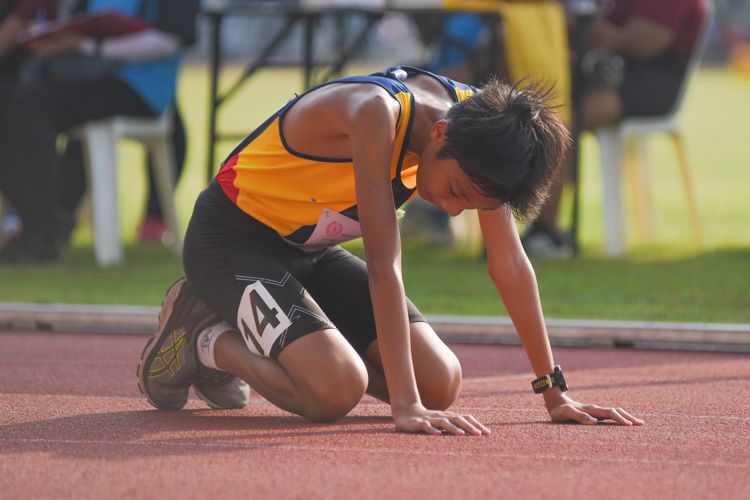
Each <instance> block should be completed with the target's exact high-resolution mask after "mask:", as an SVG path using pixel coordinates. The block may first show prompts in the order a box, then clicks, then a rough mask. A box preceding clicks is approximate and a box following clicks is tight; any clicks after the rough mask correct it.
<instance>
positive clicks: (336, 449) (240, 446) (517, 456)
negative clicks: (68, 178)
mask: <svg viewBox="0 0 750 500" xmlns="http://www.w3.org/2000/svg"><path fill="white" fill-rule="evenodd" d="M0 443H9V444H10V443H17V444H53V445H98V446H147V447H151V446H155V447H163V446H173V447H186V448H225V449H233V450H249V451H252V450H267V449H273V450H288V451H314V452H331V453H340V452H349V453H366V454H390V455H415V456H443V457H451V456H455V457H471V458H506V459H512V460H532V461H533V460H565V461H571V462H596V463H602V462H607V463H613V464H638V465H674V466H680V467H684V466H697V467H726V468H732V469H750V464H747V463H736V462H720V461H713V462H710V461H705V460H696V461H691V460H652V459H645V458H622V457H590V456H573V455H547V454H524V453H476V452H474V451H472V452H465V453H462V452H454V451H429V450H414V449H405V450H401V449H395V448H353V447H340V446H292V445H276V444H274V445H271V444H264V445H257V444H245V443H194V442H193V443H184V442H170V441H138V440H136V441H110V440H88V439H4V438H0Z"/></svg>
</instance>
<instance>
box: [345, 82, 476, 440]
mask: <svg viewBox="0 0 750 500" xmlns="http://www.w3.org/2000/svg"><path fill="white" fill-rule="evenodd" d="M398 112H399V107H398V103H397V102H396V101H395V100H393V99H392V98H391V97H390V96H389V95H388V94H387V93H385V92H384V91H381V90H379V89H378V90H375V91H370V92H363V93H362V96H361V98H357V99H352V100H351V104H350V106H349V108H348V117H347V122H348V130H349V137H350V140H351V148H352V158H353V160H354V171H355V182H356V192H357V207H358V215H359V222H360V227H361V230H362V238H363V242H364V248H365V254H366V259H367V270H368V273H369V277H370V293H371V296H372V305H373V310H374V313H375V323H376V327H377V332H378V343H379V346H380V354H381V358H382V361H383V371H384V374H385V378H386V382H387V385H388V394H389V399H390V403H391V408H392V412H393V419H394V422H395V424H396V428H397V430H401V431H411V432H417V431H424V432H427V433H429V434H440V433H442V432H443V431H446V432H450V433H453V434H465V433H471V434H481V430H480V429H479V428H477V427H476V426H475V425H473V424H472V423H470V422H469V421H468V420H466V419H465V418H464V417H461V416H458V415H454V414H451V413H447V412H434V411H429V410H426V409H425V408H424V406H423V405H422V402H421V400H420V397H419V391H418V390H417V383H416V378H415V375H414V368H413V364H412V356H411V342H410V338H409V320H408V314H407V308H406V295H405V293H404V284H403V280H402V275H401V241H400V237H399V232H398V225H397V221H396V208H395V206H394V202H393V192H392V189H391V176H390V171H391V156H392V153H393V149H394V144H395V123H396V117H397V115H398Z"/></svg>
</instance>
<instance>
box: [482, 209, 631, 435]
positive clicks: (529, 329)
mask: <svg viewBox="0 0 750 500" xmlns="http://www.w3.org/2000/svg"><path fill="white" fill-rule="evenodd" d="M478 213H479V222H480V225H481V228H482V234H483V236H484V240H485V245H486V247H487V260H488V272H489V274H490V277H491V279H492V281H493V282H494V284H495V287H496V288H497V290H498V292H499V293H500V297H501V298H502V300H503V303H504V304H505V308H506V309H507V310H508V314H509V315H510V318H511V320H512V321H513V326H514V327H515V328H516V332H517V333H518V336H519V338H520V339H521V343H522V344H523V348H524V350H525V351H526V355H527V356H528V358H529V361H530V362H531V366H532V368H533V370H534V373H535V375H536V377H541V376H543V375H545V374H548V373H552V372H553V371H554V367H555V363H554V359H553V357H552V348H551V347H550V343H549V338H548V336H547V328H546V326H545V324H544V315H543V313H542V306H541V301H540V298H539V289H538V287H537V283H536V275H535V274H534V269H533V268H532V267H531V263H530V262H529V259H528V258H527V257H526V253H525V252H524V251H523V247H522V246H521V241H520V239H519V237H518V231H517V229H516V225H515V221H514V220H513V215H512V213H511V212H510V210H508V209H506V208H499V209H497V210H490V211H484V210H478ZM529 391H531V389H530V388H529ZM543 396H544V404H545V406H546V407H547V411H548V412H549V414H550V417H551V418H552V420H553V421H555V422H563V421H568V420H575V421H577V422H580V423H583V424H595V423H597V421H598V420H597V418H606V419H612V420H614V421H615V422H617V423H619V424H623V425H633V424H637V425H643V422H642V421H641V420H639V419H637V418H635V417H633V416H631V415H630V414H628V413H627V412H626V411H624V410H622V409H620V408H602V407H599V406H596V405H589V404H582V403H578V402H576V401H573V400H572V399H570V398H569V397H567V396H566V395H565V394H564V393H563V392H562V391H561V390H560V389H559V388H558V387H555V388H553V389H550V390H547V391H545V392H544V393H543Z"/></svg>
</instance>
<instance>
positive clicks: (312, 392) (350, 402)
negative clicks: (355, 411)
mask: <svg viewBox="0 0 750 500" xmlns="http://www.w3.org/2000/svg"><path fill="white" fill-rule="evenodd" d="M356 361H359V360H356ZM356 361H352V362H345V363H338V364H337V365H336V366H333V367H328V368H327V369H326V370H325V373H324V374H316V380H315V381H314V383H311V384H309V387H308V389H307V391H305V392H306V394H305V404H304V405H303V407H304V410H303V412H302V416H303V417H305V418H306V419H308V420H310V421H312V422H332V421H335V420H338V419H340V418H342V417H344V416H345V415H346V414H347V413H349V412H350V411H351V410H352V408H354V407H355V406H357V403H359V401H360V400H361V399H362V396H364V394H365V391H366V390H367V381H368V378H367V370H366V369H365V367H364V365H363V364H362V363H361V362H360V363H357V362H356ZM318 375H320V376H318Z"/></svg>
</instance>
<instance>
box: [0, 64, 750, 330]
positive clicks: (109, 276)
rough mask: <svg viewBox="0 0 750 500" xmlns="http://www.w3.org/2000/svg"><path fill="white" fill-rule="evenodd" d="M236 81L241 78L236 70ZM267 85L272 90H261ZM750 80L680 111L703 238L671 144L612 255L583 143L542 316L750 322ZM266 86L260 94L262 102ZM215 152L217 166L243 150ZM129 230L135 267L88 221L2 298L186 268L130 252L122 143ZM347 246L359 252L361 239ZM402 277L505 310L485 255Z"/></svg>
mask: <svg viewBox="0 0 750 500" xmlns="http://www.w3.org/2000/svg"><path fill="white" fill-rule="evenodd" d="M230 76H231V75H230ZM300 82H301V77H300V75H299V73H298V72H294V71H287V70H269V71H265V72H262V73H260V74H259V75H258V76H257V77H256V79H255V80H254V81H253V82H251V85H250V86H248V87H247V88H246V89H244V90H243V91H241V92H240V93H239V94H238V95H237V97H236V101H235V104H236V105H235V106H233V107H232V108H231V109H230V108H227V109H225V111H223V112H222V115H221V117H220V119H221V123H222V128H223V129H224V130H233V131H237V132H240V133H241V132H249V131H251V130H252V129H253V128H254V127H255V126H256V125H257V124H259V123H260V122H261V121H262V120H263V119H264V118H265V117H266V116H267V115H268V114H269V113H271V112H273V111H274V110H275V109H276V108H278V107H279V106H280V105H282V104H283V103H284V102H285V101H286V100H287V99H288V97H289V96H291V95H292V94H293V92H295V91H297V90H299V86H300ZM207 83H208V77H207V74H206V72H205V69H204V68H202V67H200V66H194V67H187V68H185V71H184V73H183V79H182V81H181V87H180V101H181V106H182V109H183V112H184V114H185V120H186V126H187V130H188V134H189V139H190V140H189V150H188V160H187V164H186V170H185V173H184V175H183V177H182V179H181V182H180V185H179V187H178V191H177V202H178V209H179V212H180V215H181V221H182V223H183V225H186V224H187V221H188V219H189V216H190V212H191V210H192V205H193V202H194V200H195V198H196V196H197V195H198V193H199V192H200V190H201V189H202V188H203V187H204V185H205V179H206V125H205V124H206V123H207V120H206V117H207V107H208V96H207V93H208V92H207ZM260 90H263V91H264V92H265V93H261V94H259V93H258V92H259V91H260ZM749 91H750V81H748V80H742V79H740V78H739V77H736V76H735V75H731V74H729V73H727V72H726V71H722V70H704V71H702V72H701V73H700V74H699V76H698V78H697V79H696V81H695V84H694V85H693V87H692V89H691V92H690V94H689V98H688V101H687V103H686V109H685V112H684V114H683V120H684V122H683V123H684V124H685V135H686V140H687V147H688V151H689V155H690V158H691V162H692V166H693V172H694V176H695V183H696V189H697V193H698V200H699V205H700V210H701V215H702V219H703V227H704V232H705V236H706V241H705V244H704V245H703V246H702V247H697V246H696V245H695V243H694V240H693V236H692V232H691V229H690V225H689V220H688V217H687V213H686V211H685V206H686V205H685V201H684V197H683V191H682V188H681V186H680V181H679V177H678V175H677V167H676V162H675V159H674V157H673V155H672V152H671V149H670V148H669V144H668V143H667V142H666V140H664V139H663V138H655V139H654V140H653V141H651V144H650V146H651V152H652V154H653V158H654V161H653V167H654V172H653V178H652V179H653V181H652V185H653V186H654V187H655V189H654V203H655V211H654V212H655V218H656V232H655V234H654V236H653V237H651V238H649V239H648V240H639V239H638V238H636V237H635V235H634V230H633V228H632V216H631V215H632V214H631V212H630V211H628V212H627V214H628V219H629V227H628V242H629V247H630V250H631V251H630V254H629V256H628V257H627V258H623V259H606V258H604V257H603V256H602V240H603V231H602V223H601V188H600V182H601V177H600V174H599V170H598V158H597V156H598V152H597V148H596V144H595V142H594V141H593V140H592V138H591V137H588V136H587V137H584V141H583V144H582V154H583V158H584V161H583V166H582V172H581V175H582V179H583V185H582V201H581V223H580V243H581V248H582V253H581V255H580V257H578V258H576V259H573V260H569V261H557V262H543V261H540V262H535V263H534V265H535V270H536V273H537V279H538V281H539V287H540V291H541V294H542V302H543V306H544V310H545V314H546V316H547V317H550V318H592V319H594V318H596V319H622V320H648V321H689V322H725V323H750V294H749V293H748V284H747V283H748V280H749V279H750V201H748V195H747V191H748V186H750V135H748V128H747V125H746V122H747V118H748V116H750V99H747V95H748V92H749ZM253 92H255V94H253ZM232 146H233V142H232V141H226V142H225V143H222V144H221V145H220V146H219V147H218V148H217V153H216V157H217V160H221V159H223V156H224V155H226V154H227V152H228V151H229V150H230V149H231V148H232ZM119 154H120V156H121V160H120V161H121V164H122V165H123V168H121V169H120V172H119V175H120V181H121V186H122V188H121V199H120V205H121V209H122V233H123V237H124V238H125V240H126V244H127V246H126V260H125V263H124V264H123V265H122V266H118V267H114V268H109V269H100V268H98V267H97V266H96V264H95V262H94V257H93V249H92V248H91V229H90V222H88V220H87V219H84V221H83V222H82V223H81V225H80V227H79V229H78V230H77V231H76V233H75V235H74V245H73V246H72V247H71V248H70V249H69V250H68V251H67V252H66V254H65V259H64V261H63V262H62V263H61V264H58V265H51V266H18V267H13V268H0V301H2V302H43V303H51V302H54V303H80V304H132V305H158V304H159V303H160V302H161V300H162V298H163V294H164V291H165V290H166V288H167V287H168V286H169V285H170V284H171V283H172V281H174V279H176V278H177V277H179V276H180V274H181V265H180V262H179V260H178V259H177V258H176V257H174V256H173V255H171V254H170V253H169V251H168V250H167V249H165V248H160V247H147V246H137V245H133V244H132V240H133V235H134V233H135V228H136V225H137V223H138V221H139V219H140V217H141V214H142V210H143V206H144V197H145V190H144V184H145V177H144V167H143V162H142V152H141V150H140V148H139V147H138V146H137V145H135V144H130V143H127V142H123V143H122V144H121V145H120V148H119ZM350 247H351V248H352V249H353V250H354V251H355V252H361V244H359V243H357V242H354V243H352V244H350ZM404 280H405V283H406V287H407V292H408V294H409V296H410V297H411V298H412V300H414V302H415V303H416V304H417V305H418V306H419V307H420V308H421V309H422V310H423V311H424V312H425V313H428V314H469V315H487V316H495V315H505V314H506V313H505V310H504V308H503V307H502V303H501V302H500V300H499V298H498V296H497V293H496V292H495V290H494V288H493V286H492V284H491V283H490V281H489V279H487V277H486V272H485V263H484V262H483V261H482V259H481V258H479V256H478V255H477V252H476V251H473V252H472V251H468V250H460V249H442V248H428V247H425V246H421V245H419V244H417V243H414V242H407V243H406V244H405V251H404Z"/></svg>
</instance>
